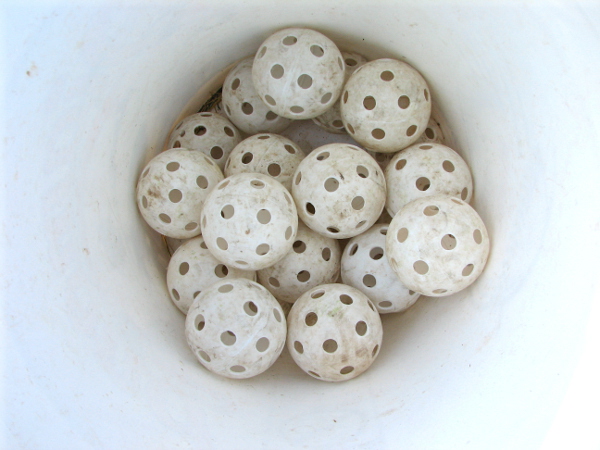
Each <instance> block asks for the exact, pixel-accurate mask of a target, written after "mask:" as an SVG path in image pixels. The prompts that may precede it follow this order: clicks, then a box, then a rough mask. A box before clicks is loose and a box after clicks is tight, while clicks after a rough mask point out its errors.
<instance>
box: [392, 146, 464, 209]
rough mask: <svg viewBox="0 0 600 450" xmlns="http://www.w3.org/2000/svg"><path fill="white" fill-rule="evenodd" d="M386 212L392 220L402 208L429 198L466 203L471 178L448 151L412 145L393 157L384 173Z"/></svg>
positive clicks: (456, 155) (439, 147)
mask: <svg viewBox="0 0 600 450" xmlns="http://www.w3.org/2000/svg"><path fill="white" fill-rule="evenodd" d="M385 181H386V184H387V198H386V204H385V206H386V209H387V210H388V212H389V213H390V215H391V216H392V217H393V216H394V215H395V214H396V213H397V212H398V211H399V210H400V209H401V208H402V207H403V206H404V205H406V204H407V203H409V202H411V201H413V200H415V199H417V198H423V197H428V196H430V195H447V196H450V197H460V198H461V199H462V200H464V201H466V202H467V203H469V202H470V201H471V197H472V195H473V178H472V177H471V171H470V170H469V166H467V163H466V162H465V161H464V160H463V159H462V158H461V157H460V155H459V154H458V153H456V152H455V151H454V150H452V149H451V148H450V147H446V146H445V145H442V144H436V143H435V142H428V143H423V144H415V145H412V146H410V147H408V148H405V149H404V150H402V151H400V152H398V153H396V155H395V156H394V157H393V158H392V160H391V161H390V162H389V163H388V165H387V167H386V169H385Z"/></svg>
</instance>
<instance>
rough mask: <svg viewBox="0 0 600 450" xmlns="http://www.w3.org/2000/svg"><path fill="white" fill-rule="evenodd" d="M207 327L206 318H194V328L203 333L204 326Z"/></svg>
mask: <svg viewBox="0 0 600 450" xmlns="http://www.w3.org/2000/svg"><path fill="white" fill-rule="evenodd" d="M205 325H206V321H205V320H204V316H203V315H202V314H198V315H197V316H196V317H194V328H195V329H196V330H198V331H202V330H203V329H204V326H205Z"/></svg>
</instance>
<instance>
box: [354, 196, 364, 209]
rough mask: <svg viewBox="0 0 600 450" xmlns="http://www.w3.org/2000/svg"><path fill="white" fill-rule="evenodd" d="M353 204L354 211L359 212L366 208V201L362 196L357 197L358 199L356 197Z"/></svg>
mask: <svg viewBox="0 0 600 450" xmlns="http://www.w3.org/2000/svg"><path fill="white" fill-rule="evenodd" d="M351 204H352V208H353V209H354V210H356V211H359V210H361V209H363V208H364V206H365V199H364V198H362V197H361V196H360V195H358V196H356V197H354V198H353V199H352V202H351Z"/></svg>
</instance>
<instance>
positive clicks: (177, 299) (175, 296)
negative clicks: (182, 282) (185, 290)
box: [171, 289, 181, 301]
mask: <svg viewBox="0 0 600 450" xmlns="http://www.w3.org/2000/svg"><path fill="white" fill-rule="evenodd" d="M171 294H172V295H173V298H174V299H175V300H176V301H179V300H180V299H181V296H180V295H179V292H177V289H171Z"/></svg>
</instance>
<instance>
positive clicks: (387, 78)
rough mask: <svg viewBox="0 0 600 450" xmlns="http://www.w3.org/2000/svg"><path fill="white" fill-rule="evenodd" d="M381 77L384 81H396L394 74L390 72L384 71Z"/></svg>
mask: <svg viewBox="0 0 600 450" xmlns="http://www.w3.org/2000/svg"><path fill="white" fill-rule="evenodd" d="M379 76H380V77H381V79H382V80H383V81H392V80H393V79H394V73H393V72H391V71H389V70H384V71H383V72H381V75H379Z"/></svg>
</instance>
